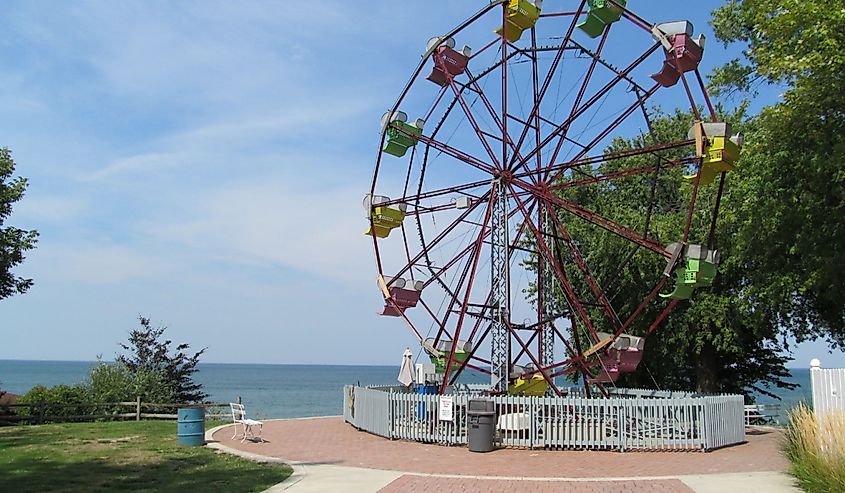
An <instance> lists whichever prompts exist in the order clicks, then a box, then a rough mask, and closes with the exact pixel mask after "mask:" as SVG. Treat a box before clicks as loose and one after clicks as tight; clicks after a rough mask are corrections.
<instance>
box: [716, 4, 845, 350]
mask: <svg viewBox="0 0 845 493" xmlns="http://www.w3.org/2000/svg"><path fill="white" fill-rule="evenodd" d="M834 4H836V2H832V3H831V2H804V1H799V0H730V1H728V2H727V4H726V5H725V6H724V7H721V8H720V9H718V10H716V11H715V12H714V17H713V26H714V28H715V30H716V35H717V37H718V38H719V39H721V40H722V41H723V42H725V43H726V44H727V43H739V44H742V45H743V46H744V47H745V51H744V52H743V53H744V57H743V58H742V59H737V60H733V61H732V62H730V63H728V64H726V65H725V66H724V67H722V68H721V69H719V70H717V71H716V74H715V75H714V77H713V81H712V82H713V85H714V86H715V87H716V89H718V91H719V92H720V93H722V94H745V95H748V94H749V93H751V94H753V93H754V92H755V91H756V90H757V89H759V88H760V87H761V84H769V85H775V86H778V87H780V88H782V89H783V94H782V98H781V100H780V101H778V102H776V103H774V104H772V105H770V106H767V107H766V108H764V109H763V110H762V111H761V112H760V114H759V115H758V116H757V117H755V118H753V119H752V121H751V122H749V123H750V125H749V126H748V131H747V133H748V136H747V139H746V141H747V142H748V144H747V145H746V147H745V149H744V150H743V158H742V161H741V169H740V170H738V173H737V175H741V176H742V177H744V178H743V180H742V182H741V183H740V184H737V183H733V184H732V185H731V187H732V188H733V190H734V192H733V193H734V194H737V193H741V194H742V195H743V197H742V200H739V201H737V202H736V207H737V210H736V214H737V218H738V220H739V221H740V224H739V225H738V228H737V231H736V234H737V235H739V236H740V237H741V238H742V242H743V243H744V249H743V250H741V251H738V252H737V253H738V254H740V255H741V256H742V257H743V258H744V259H745V260H746V262H747V263H748V276H749V279H748V282H749V291H750V292H751V293H752V294H753V295H754V296H757V297H760V298H761V299H765V300H767V302H768V303H769V304H770V305H771V306H772V307H773V308H775V309H774V310H773V316H774V317H775V320H774V322H775V323H777V324H779V326H780V327H781V328H783V329H785V330H786V331H787V332H788V333H790V334H792V335H794V336H795V337H796V338H797V339H798V340H799V341H800V340H804V339H812V338H816V337H824V338H827V339H828V340H830V341H831V342H832V343H833V344H834V345H838V346H839V347H845V296H843V295H842V293H843V292H845V276H843V275H842V272H843V266H845V249H843V245H845V90H843V88H845V8H843V7H842V5H841V4H839V5H838V6H835V5H834Z"/></svg>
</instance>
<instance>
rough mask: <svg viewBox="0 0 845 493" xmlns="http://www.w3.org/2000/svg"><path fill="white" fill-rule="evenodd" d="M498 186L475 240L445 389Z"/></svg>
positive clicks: (446, 380) (447, 367) (447, 362)
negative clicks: (474, 252) (474, 253)
mask: <svg viewBox="0 0 845 493" xmlns="http://www.w3.org/2000/svg"><path fill="white" fill-rule="evenodd" d="M498 186H500V185H499V184H498V183H496V182H493V188H492V190H490V198H489V201H488V202H487V211H486V212H485V213H484V221H483V224H484V226H483V227H482V228H481V232H480V233H479V234H478V238H476V240H475V251H476V252H477V254H476V255H474V256H473V258H472V262H471V264H472V268H471V269H470V273H469V280H468V282H467V287H466V292H465V294H464V300H463V306H464V309H463V310H461V313H460V315H458V322H457V324H456V325H455V337H454V338H453V339H452V348H451V350H450V351H449V357H448V359H447V360H446V369H445V370H446V371H445V374H444V375H443V388H445V387H446V385H447V384H448V383H449V373H450V372H451V370H452V365H453V364H454V362H455V350H456V349H457V346H458V340H459V338H460V337H461V329H462V326H463V323H464V318H465V317H466V307H467V306H468V305H469V300H470V296H471V295H472V285H473V281H474V280H475V273H476V270H477V269H478V261H479V257H480V255H478V253H480V252H481V248H482V246H483V245H484V233H485V231H486V229H487V225H488V224H489V223H490V220H491V218H492V216H493V208H494V203H495V202H496V197H497V195H498V192H497V190H496V187H498ZM468 263H469V262H468Z"/></svg>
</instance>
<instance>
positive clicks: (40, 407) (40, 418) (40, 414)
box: [38, 402, 46, 424]
mask: <svg viewBox="0 0 845 493" xmlns="http://www.w3.org/2000/svg"><path fill="white" fill-rule="evenodd" d="M45 407H46V404H45V403H44V402H41V403H40V404H38V424H41V423H43V422H44V411H45V409H44V408H45Z"/></svg>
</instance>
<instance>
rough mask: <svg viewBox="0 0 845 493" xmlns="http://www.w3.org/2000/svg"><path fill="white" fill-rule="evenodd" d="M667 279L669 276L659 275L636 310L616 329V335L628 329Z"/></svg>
mask: <svg viewBox="0 0 845 493" xmlns="http://www.w3.org/2000/svg"><path fill="white" fill-rule="evenodd" d="M668 281H669V277H667V276H665V275H664V276H661V277H660V280H658V281H657V284H656V285H655V286H654V288H652V290H651V292H649V294H648V296H646V298H645V299H644V300H643V301H642V302H641V303H640V304H639V306H637V308H636V310H634V312H633V313H631V315H630V316H629V317H628V319H627V320H625V323H624V324H622V327H621V328H620V329H617V333H616V335H617V336H618V335H619V334H621V333H623V332H625V331H626V330H628V328H630V327H631V325H633V323H634V321H635V320H636V319H637V317H639V316H640V314H641V313H642V312H643V310H645V308H646V307H647V306H648V305H650V304H651V302H652V300H654V298H655V297H656V296H657V293H659V292H660V290H661V289H663V286H665V285H666V283H667V282H668Z"/></svg>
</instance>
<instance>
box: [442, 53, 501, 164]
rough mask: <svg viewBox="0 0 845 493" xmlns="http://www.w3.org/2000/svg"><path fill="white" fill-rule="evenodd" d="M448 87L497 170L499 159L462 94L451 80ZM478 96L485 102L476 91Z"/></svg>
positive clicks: (482, 96)
mask: <svg viewBox="0 0 845 493" xmlns="http://www.w3.org/2000/svg"><path fill="white" fill-rule="evenodd" d="M441 68H442V70H444V71H445V70H446V67H445V66H442V65H441ZM449 86H450V87H451V88H452V91H453V92H454V93H455V98H456V99H457V100H458V103H459V104H460V106H461V108H462V109H463V110H464V115H465V116H466V117H467V120H468V121H469V124H470V126H472V129H473V130H474V131H475V133H476V135H478V140H479V141H481V145H482V146H483V147H484V150H485V151H487V155H488V156H490V160H491V162H493V164H494V165H495V166H496V167H497V168H498V167H501V163H499V159H498V158H497V157H496V154H495V153H494V152H493V148H492V147H490V143H489V142H487V138H486V137H485V135H484V132H483V131H482V130H481V127H479V126H478V122H477V121H476V119H475V116H473V114H472V110H471V109H470V106H469V105H468V104H467V102H466V100H465V99H464V96H463V94H462V93H461V91H460V90H459V89H458V87H457V85H456V84H455V81H454V80H453V79H449ZM478 94H479V96H480V97H481V98H482V99H485V100H486V96H484V92H483V91H478Z"/></svg>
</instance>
